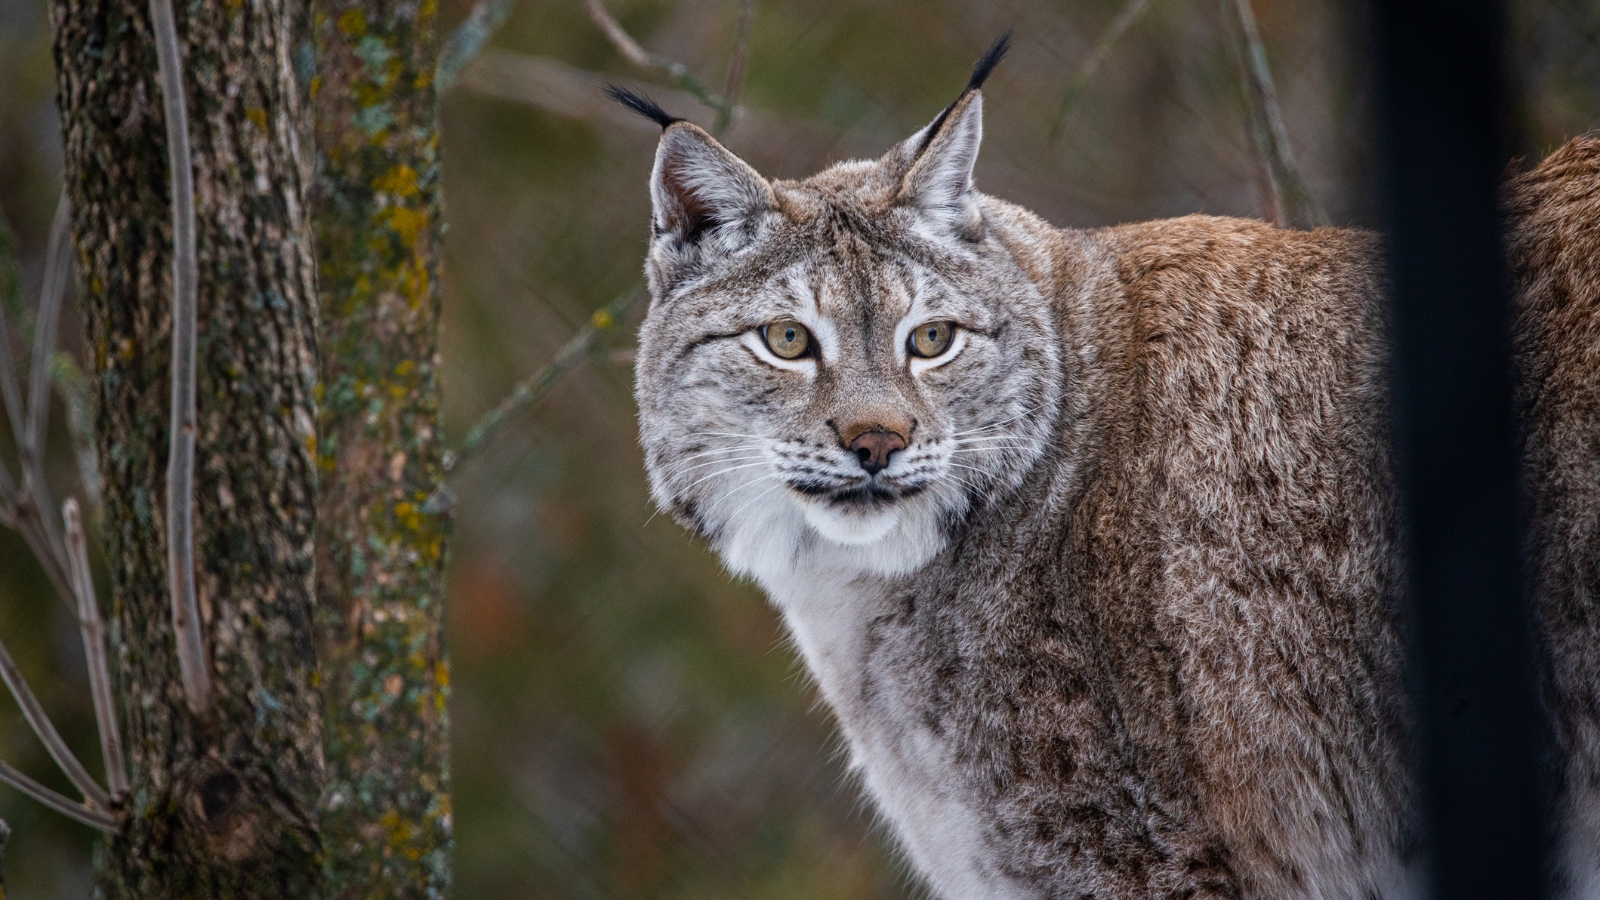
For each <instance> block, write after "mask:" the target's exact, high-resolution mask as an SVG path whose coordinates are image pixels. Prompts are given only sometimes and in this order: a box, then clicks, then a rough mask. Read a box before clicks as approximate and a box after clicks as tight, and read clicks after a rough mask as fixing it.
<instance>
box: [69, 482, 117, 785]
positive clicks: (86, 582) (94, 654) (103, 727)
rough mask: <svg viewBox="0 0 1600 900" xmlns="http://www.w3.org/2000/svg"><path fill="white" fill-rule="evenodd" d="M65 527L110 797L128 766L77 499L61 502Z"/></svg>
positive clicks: (79, 627) (104, 636)
mask: <svg viewBox="0 0 1600 900" xmlns="http://www.w3.org/2000/svg"><path fill="white" fill-rule="evenodd" d="M61 518H62V521H63V522H65V523H66V526H67V553H68V554H69V555H71V557H72V586H73V588H74V589H76V591H77V594H78V630H79V631H80V632H81V633H82V634H83V656H84V659H85V660H87V661H88V665H89V693H90V695H91V696H92V697H93V698H94V718H95V722H96V724H97V725H98V726H99V729H100V753H101V755H102V756H103V757H104V758H105V763H106V784H107V785H108V786H109V787H110V788H111V795H112V796H113V797H120V796H123V795H124V794H126V793H127V791H128V767H127V763H126V762H125V761H124V760H123V758H122V732H121V730H120V729H119V728H118V727H117V709H116V706H115V701H114V700H113V699H112V696H111V667H110V666H109V665H108V664H107V661H106V624H105V622H104V621H103V620H102V619H101V618H100V604H99V603H98V602H96V601H95V596H94V578H93V576H91V575H90V574H89V548H88V545H87V544H86V543H85V541H84V539H83V519H82V517H80V516H79V514H78V501H77V500H74V499H72V498H70V497H69V498H67V502H65V503H63V504H61Z"/></svg>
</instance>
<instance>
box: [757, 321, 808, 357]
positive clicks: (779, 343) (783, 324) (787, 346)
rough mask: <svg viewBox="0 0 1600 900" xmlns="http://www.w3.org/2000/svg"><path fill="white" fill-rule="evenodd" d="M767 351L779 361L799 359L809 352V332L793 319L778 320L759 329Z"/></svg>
mask: <svg viewBox="0 0 1600 900" xmlns="http://www.w3.org/2000/svg"><path fill="white" fill-rule="evenodd" d="M761 336H762V337H764V338H766V339H767V349H768V350H771V351H772V352H773V353H774V354H776V355H777V357H778V358H779V359H799V358H800V357H802V356H805V355H806V354H807V353H809V352H811V332H809V331H807V330H806V327H805V326H804V325H801V324H800V323H799V322H796V321H795V320H793V319H779V320H778V321H776V322H773V323H772V324H771V325H768V326H766V327H765V328H762V329H761Z"/></svg>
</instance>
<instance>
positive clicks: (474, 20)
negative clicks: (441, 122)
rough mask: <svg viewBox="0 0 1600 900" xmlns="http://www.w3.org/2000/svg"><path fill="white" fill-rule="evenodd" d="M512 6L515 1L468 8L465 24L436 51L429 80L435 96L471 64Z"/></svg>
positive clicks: (489, 0) (486, 1)
mask: <svg viewBox="0 0 1600 900" xmlns="http://www.w3.org/2000/svg"><path fill="white" fill-rule="evenodd" d="M515 5H516V0H478V2H477V3H474V4H473V5H472V12H470V13H467V18H466V21H464V22H462V23H461V24H460V25H459V26H457V28H456V30H455V31H453V32H451V34H450V37H448V38H446V39H445V42H444V45H443V46H441V47H440V48H439V66H438V68H437V69H435V71H434V76H433V85H434V90H435V92H436V93H438V94H443V93H444V92H445V91H446V90H447V89H448V88H449V87H450V84H451V83H452V82H454V81H455V80H456V76H457V75H460V74H461V70H462V69H464V68H466V67H467V63H469V62H472V58H473V57H474V56H476V55H477V54H478V50H479V49H481V48H482V47H483V45H484V44H485V43H487V42H488V40H489V38H490V37H492V36H493V35H494V33H495V31H496V29H498V28H499V27H500V26H501V24H503V23H504V22H505V20H506V17H507V16H509V15H511V8H512V7H513V6H515Z"/></svg>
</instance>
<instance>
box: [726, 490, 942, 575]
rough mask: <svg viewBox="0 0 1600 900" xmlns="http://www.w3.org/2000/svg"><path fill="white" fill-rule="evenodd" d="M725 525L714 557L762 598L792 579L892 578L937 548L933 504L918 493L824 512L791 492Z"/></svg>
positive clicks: (938, 540) (913, 567) (939, 541)
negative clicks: (855, 509)
mask: <svg viewBox="0 0 1600 900" xmlns="http://www.w3.org/2000/svg"><path fill="white" fill-rule="evenodd" d="M784 493H785V494H786V496H783V497H782V498H781V499H774V500H773V501H772V502H770V503H764V504H761V505H760V508H759V509H753V510H748V511H745V512H743V513H741V514H740V515H738V516H737V518H736V519H735V520H734V521H730V522H728V523H726V526H725V528H724V530H723V533H722V537H721V539H720V540H718V541H716V542H715V545H716V549H717V552H718V555H719V556H721V557H722V561H723V564H724V565H726V566H727V567H728V568H729V569H730V570H731V571H733V572H735V573H737V574H739V575H744V576H747V577H750V578H754V579H755V580H756V581H757V582H758V583H759V584H761V586H762V587H764V588H766V589H767V592H768V593H769V594H774V595H775V594H776V593H777V592H778V589H779V588H780V586H784V585H792V583H793V581H794V579H795V577H796V576H797V575H807V574H820V573H821V572H824V571H826V572H831V573H833V574H834V575H844V576H846V577H855V576H857V575H878V576H887V577H896V576H900V575H905V574H909V573H911V572H914V571H916V570H917V569H919V568H921V567H922V566H923V565H925V564H926V563H927V562H928V560H929V559H932V558H933V555H934V554H936V553H938V552H939V550H940V549H941V548H943V546H944V535H943V534H942V533H941V532H940V529H939V526H938V520H939V510H938V507H937V503H936V501H935V500H934V499H933V498H932V497H931V496H930V495H929V494H923V495H921V496H918V497H914V498H911V499H908V500H902V501H900V502H898V503H895V504H893V505H891V506H888V507H885V508H883V509H880V510H875V511H873V512H870V513H865V514H856V515H852V514H849V513H845V512H841V511H837V510H830V509H827V508H824V507H822V506H821V505H820V504H816V503H814V502H812V501H809V500H806V499H803V498H801V497H799V496H796V495H794V494H792V493H788V492H784Z"/></svg>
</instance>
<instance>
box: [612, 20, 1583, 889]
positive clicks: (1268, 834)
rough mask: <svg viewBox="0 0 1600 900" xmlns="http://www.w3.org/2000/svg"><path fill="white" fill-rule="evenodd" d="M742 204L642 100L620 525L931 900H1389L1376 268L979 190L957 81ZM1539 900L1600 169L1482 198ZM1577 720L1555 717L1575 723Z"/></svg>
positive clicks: (966, 99) (707, 153)
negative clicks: (1541, 683)
mask: <svg viewBox="0 0 1600 900" xmlns="http://www.w3.org/2000/svg"><path fill="white" fill-rule="evenodd" d="M1003 49H1004V48H1003V44H1002V45H997V46H996V48H995V50H994V51H991V53H990V55H989V56H988V57H986V58H985V59H984V61H983V62H982V63H980V64H979V67H978V69H977V73H976V75H975V76H974V77H973V79H972V82H971V84H970V85H969V86H968V88H967V89H966V91H965V92H964V93H962V94H961V96H960V98H959V99H957V100H956V102H955V103H953V104H952V105H951V106H950V107H949V108H947V109H946V110H945V111H944V112H942V113H940V114H939V116H938V118H936V119H934V120H933V122H932V123H931V124H930V125H928V126H927V127H926V128H924V129H922V130H921V131H918V132H917V133H916V134H913V135H911V136H910V137H909V138H907V139H906V140H905V141H904V142H902V143H900V144H899V145H897V146H895V147H893V148H891V149H890V150H889V151H888V152H887V153H886V154H885V155H884V156H883V157H882V158H880V159H877V160H872V161H868V162H845V163H840V164H838V165H836V166H833V167H832V168H830V169H828V170H826V171H824V172H821V173H819V174H817V175H814V176H812V177H810V178H808V179H806V180H804V181H769V180H767V179H765V178H763V177H762V176H761V175H759V174H757V173H756V172H755V171H754V170H753V169H752V168H750V167H749V166H748V165H746V164H745V163H744V162H743V161H741V160H740V159H739V158H738V157H736V156H734V155H733V154H732V153H730V152H729V151H728V150H726V149H724V148H723V147H722V146H721V145H720V144H718V143H717V141H715V140H714V139H712V137H711V136H710V135H708V134H707V133H706V132H705V131H702V130H701V129H700V128H697V127H696V126H694V125H692V124H690V123H688V122H684V121H681V120H678V119H675V118H673V117H671V116H669V115H668V114H666V113H665V112H663V111H662V110H661V109H660V108H659V107H657V106H656V105H655V104H654V103H652V102H650V101H649V99H648V98H646V97H643V96H642V95H636V94H630V93H628V92H625V91H621V90H618V89H612V93H613V96H615V97H616V98H617V99H619V100H620V101H622V102H624V103H626V104H627V105H629V106H631V107H633V108H634V109H635V110H636V111H638V112H641V113H643V114H644V115H647V116H650V117H651V118H653V119H655V120H656V121H657V122H659V123H660V124H661V125H662V127H663V129H664V130H663V133H662V136H661V143H660V146H659V149H658V151H657V155H656V159H655V167H654V170H653V171H652V173H651V177H650V190H651V195H652V198H653V200H654V212H653V217H652V223H651V224H652V228H651V233H652V239H651V243H650V249H649V259H648V262H647V263H646V270H647V272H648V275H649V282H650V293H651V297H652V303H651V306H650V311H649V314H648V316H647V317H646V319H645V321H644V325H643V327H642V330H641V332H640V336H639V354H638V364H637V377H638V384H637V394H638V402H639V409H640V430H641V439H642V442H643V445H644V449H645V455H646V462H647V465H648V467H649V474H650V483H651V489H652V491H653V494H654V498H655V500H656V502H657V503H658V504H660V506H662V507H663V508H665V509H667V510H670V511H671V512H672V513H673V514H674V515H675V516H676V518H677V520H678V521H679V522H681V523H682V524H683V525H684V526H685V527H687V528H689V529H691V530H692V531H694V532H695V533H696V534H698V535H701V536H703V537H704V538H705V539H706V540H707V541H708V542H709V543H710V545H711V547H712V548H714V549H715V550H716V552H717V553H718V554H720V556H721V558H722V560H723V562H724V563H725V564H726V565H727V567H728V568H729V569H730V570H732V571H733V572H735V573H738V574H739V575H743V576H747V577H749V578H752V579H754V580H755V581H756V582H757V583H758V584H759V585H760V586H761V587H762V588H764V589H765V591H766V593H767V594H768V596H769V597H770V598H771V600H772V602H773V603H774V604H775V605H776V606H777V608H778V609H779V610H781V612H782V615H783V617H784V620H785V622H786V623H787V626H788V628H789V630H790V631H791V633H792V635H793V638H794V641H795V643H796V644H797V645H798V647H799V650H800V653H801V654H802V655H803V657H804V659H805V662H806V664H807V666H808V667H809V669H810V672H811V674H812V675H813V676H814V677H815V679H816V682H817V684H818V686H819V687H820V689H821V692H822V695H823V697H824V698H826V700H827V702H828V705H829V706H830V707H831V708H832V710H833V712H834V714H835V715H836V716H837V719H838V723H839V727H840V728H841V729H842V731H843V733H844V736H845V737H846V739H847V741H848V745H849V752H850V760H851V764H852V768H853V769H854V770H855V771H856V772H857V773H858V774H859V776H860V779H861V781H862V782H863V783H864V785H865V787H866V790H867V792H868V793H869V794H870V795H871V797H872V798H873V800H874V801H875V802H876V806H877V808H878V810H879V811H880V813H881V815H882V817H883V819H884V820H885V821H886V822H887V823H888V825H889V826H890V828H891V830H892V832H893V834H894V836H895V838H896V839H897V841H898V843H899V845H900V847H901V848H902V850H903V852H904V854H905V855H906V857H907V858H908V859H909V860H910V862H911V864H912V865H913V867H914V868H915V870H916V871H917V872H918V873H919V874H920V875H921V876H922V877H923V878H925V879H926V881H927V883H928V884H929V885H931V887H932V889H933V891H934V893H935V894H937V895H938V896H940V897H944V898H952V900H954V898H960V900H968V898H1046V897H1049V898H1055V897H1097V898H1103V900H1117V898H1134V897H1139V898H1144V897H1235V898H1244V897H1252V898H1374V897H1376V898H1391V897H1403V896H1409V895H1412V894H1414V892H1415V891H1416V890H1417V886H1416V885H1415V884H1414V882H1413V878H1414V871H1415V869H1414V865H1413V864H1414V858H1415V857H1416V855H1417V854H1416V835H1415V823H1414V817H1413V813H1412V807H1413V802H1414V801H1413V791H1414V787H1413V786H1412V785H1411V784H1410V783H1409V781H1408V777H1407V774H1406V773H1407V766H1408V750H1407V740H1408V738H1407V728H1408V724H1407V717H1408V713H1407V710H1406V708H1405V704H1404V700H1403V697H1402V689H1401V688H1402V686H1401V665H1402V663H1401V646H1400V640H1399V636H1398V623H1397V607H1398V592H1399V583H1400V572H1399V566H1398V565H1397V563H1396V511H1395V508H1394V503H1393V497H1394V488H1393V477H1394V476H1393V473H1392V465H1391V461H1390V459H1389V450H1388V447H1389V436H1388V434H1387V426H1386V424H1385V423H1386V417H1387V410H1386V406H1385V404H1386V399H1385V394H1386V389H1385V385H1384V382H1385V374H1384V373H1385V367H1386V363H1387V359H1386V350H1385V338H1384V315H1385V314H1384V287H1383V282H1384V276H1383V272H1382V261H1381V260H1380V258H1379V251H1378V246H1377V241H1376V240H1375V239H1374V237H1373V236H1372V235H1370V234H1367V233H1364V232H1359V231H1351V230H1346V229H1339V228H1322V229H1318V230H1316V231H1312V232H1303V231H1286V230H1281V229H1278V228H1274V227H1271V226H1269V225H1266V224H1264V223H1262V222H1257V221H1251V220H1245V219H1228V218H1215V217H1210V216H1187V217H1184V218H1180V219H1171V220H1167V221H1158V222H1146V223H1140V224H1134V225H1122V226H1118V227H1114V228H1104V229H1098V230H1089V231H1078V230H1072V229H1062V228H1056V227H1054V226H1052V225H1050V224H1048V223H1046V222H1044V221H1041V220H1040V219H1039V218H1037V217H1036V216H1034V215H1032V214H1031V213H1029V212H1028V211H1027V210H1025V209H1023V208H1021V207H1019V206H1014V205H1012V204H1010V203H1006V202H1004V201H1001V200H997V199H995V198H993V197H988V196H985V195H983V194H980V193H978V192H977V191H976V190H974V188H973V183H972V169H973V163H974V161H975V159H976V158H977V154H978V145H979V141H980V137H981V135H982V110H983V95H982V93H980V87H981V85H982V82H983V78H984V76H985V75H986V74H987V73H988V71H989V69H990V68H992V67H993V64H994V63H995V62H996V61H997V60H998V58H999V55H1000V53H1001V52H1003ZM1508 190H1509V210H1510V212H1509V215H1510V227H1511V249H1512V253H1513V266H1514V269H1515V272H1516V276H1517V278H1518V284H1519V285H1520V298H1519V306H1518V310H1519V312H1518V323H1517V333H1516V340H1517V344H1516V346H1517V353H1518V362H1519V365H1520V373H1521V379H1522V397H1523V407H1524V412H1525V417H1526V425H1527V428H1526V435H1527V441H1528V442H1529V445H1528V447H1527V448H1526V449H1527V453H1526V456H1527V459H1528V460H1529V466H1530V469H1531V471H1530V472H1529V484H1530V485H1532V486H1533V488H1534V490H1535V492H1536V493H1535V496H1534V497H1533V508H1534V514H1535V523H1534V524H1535V527H1536V529H1537V531H1536V533H1537V534H1538V535H1539V540H1538V541H1537V542H1536V544H1535V548H1536V550H1535V552H1536V554H1537V564H1538V570H1537V571H1538V578H1539V582H1538V587H1539V590H1540V596H1541V601H1540V602H1541V603H1542V612H1543V616H1544V619H1545V621H1546V622H1549V623H1560V629H1559V632H1557V630H1556V629H1554V628H1549V629H1547V632H1548V637H1547V640H1546V641H1545V646H1546V650H1547V656H1548V659H1549V660H1550V664H1551V671H1550V672H1549V673H1548V684H1547V687H1548V690H1547V694H1548V696H1550V697H1551V698H1552V702H1553V707H1554V710H1555V712H1556V714H1557V716H1556V717H1557V719H1558V723H1559V728H1558V739H1559V741H1560V743H1561V745H1562V747H1563V750H1564V753H1565V763H1564V765H1565V771H1564V778H1563V783H1564V784H1565V786H1566V787H1565V788H1564V789H1563V790H1564V793H1563V797H1562V804H1563V805H1562V812H1563V821H1564V831H1563V833H1564V835H1565V837H1564V838H1563V852H1562V853H1561V858H1562V865H1563V868H1564V871H1565V883H1566V884H1567V887H1566V891H1567V892H1568V893H1569V894H1571V895H1574V896H1578V895H1587V896H1596V895H1597V887H1600V876H1597V872H1600V865H1597V860H1600V804H1597V802H1596V801H1597V797H1596V792H1597V787H1596V786H1597V785H1600V722H1597V721H1596V719H1595V717H1594V712H1593V711H1594V710H1596V709H1600V696H1597V695H1600V636H1597V634H1596V629H1597V628H1600V615H1597V612H1600V610H1597V609H1596V605H1597V603H1600V586H1597V581H1600V224H1597V223H1600V140H1597V139H1594V138H1585V139H1580V140H1575V141H1573V142H1572V143H1570V144H1568V145H1566V146H1565V147H1563V148H1561V149H1560V150H1559V151H1557V152H1556V153H1555V154H1554V155H1552V156H1551V157H1550V158H1549V159H1547V160H1545V161H1544V162H1543V163H1541V164H1540V165H1539V166H1538V167H1537V168H1535V169H1533V170H1532V171H1531V172H1528V173H1527V174H1524V175H1520V176H1517V177H1515V178H1514V179H1513V181H1512V182H1511V184H1510V186H1509V188H1508ZM1579 711H1582V712H1579Z"/></svg>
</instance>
